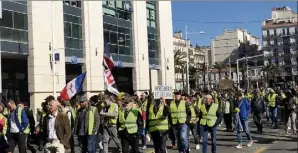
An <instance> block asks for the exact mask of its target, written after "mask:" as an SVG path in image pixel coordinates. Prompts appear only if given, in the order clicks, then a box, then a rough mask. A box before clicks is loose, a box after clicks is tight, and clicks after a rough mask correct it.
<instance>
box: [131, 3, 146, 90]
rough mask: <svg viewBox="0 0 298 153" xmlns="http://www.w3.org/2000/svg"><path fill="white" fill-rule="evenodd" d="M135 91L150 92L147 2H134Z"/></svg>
mask: <svg viewBox="0 0 298 153" xmlns="http://www.w3.org/2000/svg"><path fill="white" fill-rule="evenodd" d="M132 5H133V7H132V8H133V17H132V19H133V55H134V69H133V89H134V90H135V91H138V92H143V91H149V89H150V82H149V78H150V77H149V58H148V38H147V37H148V36H147V14H146V1H133V2H132Z"/></svg>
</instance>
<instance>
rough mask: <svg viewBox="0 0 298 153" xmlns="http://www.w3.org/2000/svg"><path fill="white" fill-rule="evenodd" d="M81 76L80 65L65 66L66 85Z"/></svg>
mask: <svg viewBox="0 0 298 153" xmlns="http://www.w3.org/2000/svg"><path fill="white" fill-rule="evenodd" d="M80 74H82V65H80V64H65V76H66V83H68V82H69V81H71V80H72V79H74V78H75V77H76V76H78V75H80Z"/></svg>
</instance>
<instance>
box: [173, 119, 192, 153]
mask: <svg viewBox="0 0 298 153" xmlns="http://www.w3.org/2000/svg"><path fill="white" fill-rule="evenodd" d="M174 133H175V137H176V140H177V147H178V151H179V152H180V153H184V152H188V149H189V146H188V127H187V125H186V124H179V125H174Z"/></svg>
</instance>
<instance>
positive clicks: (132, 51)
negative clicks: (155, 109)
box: [0, 1, 175, 110]
mask: <svg viewBox="0 0 298 153" xmlns="http://www.w3.org/2000/svg"><path fill="white" fill-rule="evenodd" d="M2 12H3V15H2V22H1V25H0V26H1V31H4V32H2V33H1V55H2V58H1V59H2V89H3V90H2V91H3V92H2V98H5V99H18V100H23V101H30V106H31V108H33V109H34V110H36V109H35V108H38V107H40V104H41V102H43V101H44V98H45V97H47V96H48V95H52V94H53V75H52V73H53V72H52V66H51V62H50V54H51V51H50V49H52V50H54V51H55V53H56V55H57V57H56V55H55V58H57V59H58V58H59V60H57V62H56V63H55V67H56V72H54V73H55V80H56V82H54V84H56V91H57V93H56V94H57V95H59V93H60V91H61V90H62V89H63V88H64V86H65V85H66V83H67V82H68V81H70V80H71V79H73V78H74V77H75V76H77V75H79V74H81V73H82V72H85V71H87V75H86V78H85V81H84V86H83V91H84V92H86V94H87V96H88V97H90V96H92V95H94V94H98V93H99V92H102V91H104V90H105V83H104V76H103V66H102V61H103V52H104V44H107V45H108V46H109V50H110V53H111V55H112V57H113V60H114V62H115V65H116V67H115V68H114V69H113V71H112V72H113V73H114V78H115V81H116V84H117V87H118V89H119V91H120V92H121V91H124V92H129V93H133V92H144V91H149V90H152V89H154V86H156V85H170V86H172V87H173V88H175V78H174V64H173V63H174V62H173V61H174V59H173V37H172V21H171V18H172V11H171V2H170V1H158V2H155V1H148V2H146V1H20V2H15V1H2ZM11 62H13V63H11Z"/></svg>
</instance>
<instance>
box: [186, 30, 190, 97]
mask: <svg viewBox="0 0 298 153" xmlns="http://www.w3.org/2000/svg"><path fill="white" fill-rule="evenodd" d="M185 47H187V26H185ZM186 55H187V56H186V58H187V59H186V85H187V93H188V94H189V93H190V88H189V55H188V49H187V51H186Z"/></svg>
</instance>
